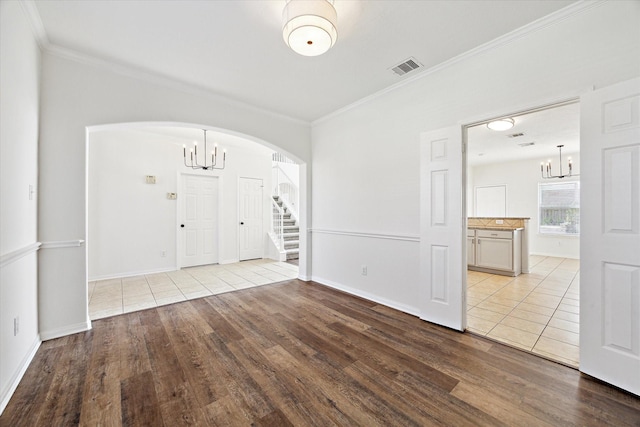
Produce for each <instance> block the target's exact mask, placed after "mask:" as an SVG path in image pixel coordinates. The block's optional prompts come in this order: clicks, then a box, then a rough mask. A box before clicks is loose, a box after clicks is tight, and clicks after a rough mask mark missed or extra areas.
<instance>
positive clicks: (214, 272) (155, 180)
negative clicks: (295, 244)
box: [87, 123, 298, 320]
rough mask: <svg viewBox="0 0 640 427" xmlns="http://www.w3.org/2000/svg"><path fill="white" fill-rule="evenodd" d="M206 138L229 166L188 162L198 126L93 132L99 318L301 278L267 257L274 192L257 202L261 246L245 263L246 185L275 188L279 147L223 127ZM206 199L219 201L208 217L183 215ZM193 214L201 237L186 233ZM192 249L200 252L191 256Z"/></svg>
mask: <svg viewBox="0 0 640 427" xmlns="http://www.w3.org/2000/svg"><path fill="white" fill-rule="evenodd" d="M208 135H210V136H209V138H210V139H211V140H213V142H217V143H218V145H219V147H220V149H223V148H224V149H226V152H227V154H226V156H227V158H226V167H225V169H224V170H213V171H212V170H192V169H191V168H187V167H185V165H184V163H185V161H184V158H185V157H186V156H188V148H183V145H186V146H187V147H192V146H193V144H194V141H198V140H199V139H198V138H202V129H201V128H199V127H194V126H190V127H180V126H167V125H162V124H155V123H152V124H140V125H128V126H127V125H123V126H120V127H118V126H114V127H109V128H107V129H100V130H95V131H92V132H91V133H90V136H89V141H88V153H89V154H88V186H87V188H88V210H87V212H88V213H87V215H88V234H87V235H88V238H87V247H88V272H89V289H88V294H89V314H90V317H91V318H92V320H95V319H97V318H103V317H108V316H112V315H116V314H121V313H126V312H131V311H136V310H140V309H145V308H150V307H155V306H158V305H162V304H169V303H173V302H179V301H184V300H188V299H192V298H199V297H204V296H208V295H213V294H216V293H221V292H229V291H233V290H237V289H244V288H248V287H252V286H259V285H264V284H268V283H273V282H277V281H282V280H288V279H292V278H296V277H297V276H298V267H297V266H295V265H290V264H286V263H282V262H280V260H277V259H269V252H268V250H267V244H266V241H267V238H266V234H267V230H269V227H270V225H271V217H270V215H269V214H270V204H271V197H270V194H269V193H270V192H269V191H264V194H263V196H262V197H261V198H260V200H258V201H257V202H256V203H258V204H260V206H257V207H261V208H262V209H261V212H263V213H264V215H263V216H262V218H260V220H261V224H259V225H260V226H261V227H260V228H261V229H262V230H264V233H263V234H264V235H263V236H262V238H261V240H260V244H261V247H260V249H261V250H260V253H258V254H257V255H256V254H254V256H252V257H250V258H252V259H251V260H250V261H246V262H240V261H241V258H240V257H239V252H240V251H239V240H240V235H241V233H240V225H239V223H240V222H241V221H239V218H240V212H239V209H240V207H241V206H242V204H241V203H239V197H240V195H241V192H240V188H241V186H240V182H241V179H242V178H243V177H247V176H251V177H256V178H257V179H259V180H260V182H262V183H264V186H265V187H267V188H268V186H269V183H270V181H271V177H272V154H273V153H274V150H273V149H271V148H268V147H266V146H264V145H261V144H259V143H257V142H255V141H252V140H249V139H247V138H243V137H241V136H237V135H230V134H226V133H224V132H220V131H215V130H209V131H208ZM185 153H186V154H185ZM192 178H193V179H192ZM200 178H203V179H204V181H203V182H202V183H200V184H198V185H196V186H195V187H197V188H195V187H194V191H195V190H198V189H199V190H198V191H195V192H194V193H193V194H191V193H189V191H187V189H188V188H191V187H193V185H187V184H193V182H190V181H189V180H191V181H194V182H195V181H198V182H200V181H202V180H200ZM187 181H189V182H187ZM195 183H196V184H197V182H195ZM209 184H214V185H209ZM188 200H190V201H196V202H194V203H192V207H194V209H192V210H189V209H187V207H188V203H187V201H188ZM197 200H200V201H199V202H197ZM207 201H208V202H211V203H203V204H202V212H201V213H202V214H203V216H202V218H199V219H198V218H186V216H185V215H186V214H185V213H187V212H192V211H193V212H198V209H195V207H197V206H200V204H201V202H207ZM254 204H255V203H254ZM190 219H194V220H198V221H199V226H200V227H201V228H202V233H193V234H194V236H197V235H200V234H201V235H202V236H204V237H203V238H202V239H199V238H197V237H193V238H192V239H188V238H185V235H186V232H187V231H189V229H190V227H191V225H190V224H191V223H190V222H189V221H187V220H190ZM198 221H196V222H198ZM183 225H184V227H183ZM194 230H195V229H194ZM199 242H200V243H199ZM190 248H196V249H197V248H201V249H202V250H200V251H195V252H194V254H195V255H196V256H195V258H197V259H195V260H192V261H190V262H186V261H185V256H186V255H188V254H190V252H189V249H190ZM212 257H213V258H212ZM187 266H190V268H182V267H187Z"/></svg>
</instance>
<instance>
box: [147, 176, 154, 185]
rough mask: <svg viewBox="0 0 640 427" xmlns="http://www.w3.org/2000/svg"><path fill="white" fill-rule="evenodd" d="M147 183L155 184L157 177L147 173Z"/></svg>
mask: <svg viewBox="0 0 640 427" xmlns="http://www.w3.org/2000/svg"><path fill="white" fill-rule="evenodd" d="M145 179H146V182H147V184H155V183H156V177H155V176H154V175H147V176H146V177H145Z"/></svg>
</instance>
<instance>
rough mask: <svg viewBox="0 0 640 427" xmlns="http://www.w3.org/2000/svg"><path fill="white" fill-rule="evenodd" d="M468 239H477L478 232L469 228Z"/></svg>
mask: <svg viewBox="0 0 640 427" xmlns="http://www.w3.org/2000/svg"><path fill="white" fill-rule="evenodd" d="M467 237H476V230H469V229H468V228H467Z"/></svg>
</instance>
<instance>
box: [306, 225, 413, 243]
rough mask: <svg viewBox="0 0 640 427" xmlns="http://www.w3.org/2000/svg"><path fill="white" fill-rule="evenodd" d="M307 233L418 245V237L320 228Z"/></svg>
mask: <svg viewBox="0 0 640 427" xmlns="http://www.w3.org/2000/svg"><path fill="white" fill-rule="evenodd" d="M309 232H311V233H317V234H334V235H339V236H352V237H365V238H369V239H385V240H399V241H403V242H416V243H420V236H408V235H400V234H387V233H367V232H361V231H346V230H329V229H322V228H312V229H310V230H309Z"/></svg>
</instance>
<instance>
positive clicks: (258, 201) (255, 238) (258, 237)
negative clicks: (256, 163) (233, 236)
mask: <svg viewBox="0 0 640 427" xmlns="http://www.w3.org/2000/svg"><path fill="white" fill-rule="evenodd" d="M238 185H239V188H240V191H239V194H238V200H239V207H238V217H239V232H238V236H239V242H238V246H239V252H240V253H239V259H240V261H244V260H248V259H256V258H262V252H263V245H264V236H263V234H262V225H263V221H264V218H263V216H262V208H263V200H262V190H263V185H262V179H258V178H240V180H239V184H238Z"/></svg>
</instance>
